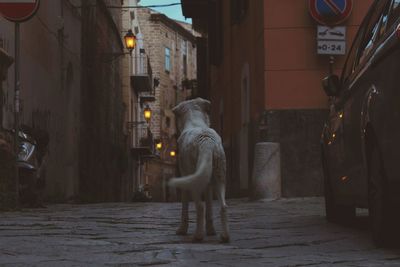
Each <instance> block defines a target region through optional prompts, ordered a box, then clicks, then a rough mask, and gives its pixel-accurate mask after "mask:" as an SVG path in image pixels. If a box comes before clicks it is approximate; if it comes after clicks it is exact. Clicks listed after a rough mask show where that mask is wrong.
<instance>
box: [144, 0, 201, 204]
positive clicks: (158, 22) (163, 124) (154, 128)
mask: <svg viewBox="0 0 400 267" xmlns="http://www.w3.org/2000/svg"><path fill="white" fill-rule="evenodd" d="M137 15H138V19H139V23H140V27H141V31H142V33H143V41H144V49H145V51H146V53H147V54H148V56H149V58H150V62H151V66H152V69H153V77H154V78H155V79H156V81H157V83H158V85H157V86H156V87H155V91H154V94H155V101H154V102H152V103H149V106H150V108H151V109H152V113H153V116H152V119H151V122H150V129H151V132H152V133H153V137H154V139H155V140H156V141H157V142H161V143H162V149H161V150H160V151H158V159H152V160H150V161H148V162H147V163H146V164H145V166H144V171H143V181H142V183H143V184H149V185H150V187H151V188H152V195H153V197H154V198H155V199H158V200H167V199H168V196H169V193H168V190H167V189H166V181H167V180H168V179H169V178H170V177H172V176H174V175H175V172H176V164H175V157H171V155H170V152H171V151H176V149H177V147H176V127H175V117H174V114H173V112H172V108H173V107H174V106H175V105H176V104H177V103H179V102H180V101H183V100H185V99H187V98H191V97H192V96H193V90H195V89H196V84H197V83H196V81H197V61H196V59H197V47H196V42H195V40H196V36H195V33H194V32H193V31H192V30H190V28H191V26H190V25H187V24H185V23H183V22H178V21H174V20H172V19H169V18H168V17H166V16H165V15H163V14H160V13H158V12H155V11H154V10H151V9H148V8H143V9H138V10H137ZM182 25H184V26H182ZM178 153H179V152H178Z"/></svg>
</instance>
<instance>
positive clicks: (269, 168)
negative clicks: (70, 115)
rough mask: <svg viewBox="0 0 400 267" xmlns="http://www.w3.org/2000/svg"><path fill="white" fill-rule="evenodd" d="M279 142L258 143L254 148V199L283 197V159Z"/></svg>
mask: <svg viewBox="0 0 400 267" xmlns="http://www.w3.org/2000/svg"><path fill="white" fill-rule="evenodd" d="M280 154H281V153H280V145H279V143H270V142H263V143H257V144H256V146H255V150H254V167H253V175H252V181H253V194H252V197H253V199H262V198H267V199H278V198H280V197H281V192H282V190H281V161H280Z"/></svg>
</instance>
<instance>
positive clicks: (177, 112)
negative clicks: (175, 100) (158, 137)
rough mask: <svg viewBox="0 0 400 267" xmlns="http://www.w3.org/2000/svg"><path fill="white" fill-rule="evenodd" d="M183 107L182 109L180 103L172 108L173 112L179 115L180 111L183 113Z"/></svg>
mask: <svg viewBox="0 0 400 267" xmlns="http://www.w3.org/2000/svg"><path fill="white" fill-rule="evenodd" d="M181 109H182V105H181V104H178V105H176V106H175V107H174V108H173V109H172V112H173V113H174V114H175V116H178V115H179V113H181Z"/></svg>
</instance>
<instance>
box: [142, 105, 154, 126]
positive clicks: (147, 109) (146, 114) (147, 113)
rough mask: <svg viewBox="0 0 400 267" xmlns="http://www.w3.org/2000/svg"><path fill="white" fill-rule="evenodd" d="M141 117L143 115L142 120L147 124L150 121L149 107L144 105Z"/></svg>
mask: <svg viewBox="0 0 400 267" xmlns="http://www.w3.org/2000/svg"><path fill="white" fill-rule="evenodd" d="M143 115H144V119H145V120H146V121H147V123H149V122H150V120H151V115H152V114H151V108H150V107H149V105H146V107H145V108H144V110H143Z"/></svg>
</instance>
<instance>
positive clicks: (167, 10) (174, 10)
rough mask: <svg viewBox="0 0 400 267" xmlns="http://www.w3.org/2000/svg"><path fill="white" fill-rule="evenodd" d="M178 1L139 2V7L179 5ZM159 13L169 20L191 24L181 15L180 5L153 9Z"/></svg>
mask: <svg viewBox="0 0 400 267" xmlns="http://www.w3.org/2000/svg"><path fill="white" fill-rule="evenodd" d="M180 2H181V1H180V0H141V1H140V3H139V4H140V5H141V6H149V5H163V4H172V3H180ZM153 9H155V10H157V11H158V12H160V13H164V14H165V15H167V16H168V17H170V18H171V19H175V20H180V21H184V22H187V23H192V20H191V19H187V20H185V17H184V16H183V15H182V8H181V6H180V5H177V6H172V7H162V8H153Z"/></svg>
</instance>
